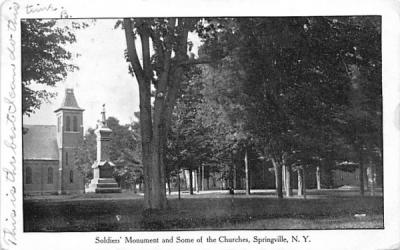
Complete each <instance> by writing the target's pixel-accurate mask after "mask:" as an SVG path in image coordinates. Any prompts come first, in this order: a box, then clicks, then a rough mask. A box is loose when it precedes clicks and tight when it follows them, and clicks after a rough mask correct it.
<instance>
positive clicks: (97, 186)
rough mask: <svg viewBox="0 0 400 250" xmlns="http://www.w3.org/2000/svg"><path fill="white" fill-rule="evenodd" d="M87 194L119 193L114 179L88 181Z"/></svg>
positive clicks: (119, 190) (119, 189)
mask: <svg viewBox="0 0 400 250" xmlns="http://www.w3.org/2000/svg"><path fill="white" fill-rule="evenodd" d="M86 192H87V193H121V188H119V186H118V183H117V182H116V181H115V179H114V178H94V179H92V180H91V181H90V184H89V188H87V189H86Z"/></svg>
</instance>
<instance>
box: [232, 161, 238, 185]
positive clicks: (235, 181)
mask: <svg viewBox="0 0 400 250" xmlns="http://www.w3.org/2000/svg"><path fill="white" fill-rule="evenodd" d="M233 189H234V190H236V189H237V173H236V164H235V163H234V162H233Z"/></svg>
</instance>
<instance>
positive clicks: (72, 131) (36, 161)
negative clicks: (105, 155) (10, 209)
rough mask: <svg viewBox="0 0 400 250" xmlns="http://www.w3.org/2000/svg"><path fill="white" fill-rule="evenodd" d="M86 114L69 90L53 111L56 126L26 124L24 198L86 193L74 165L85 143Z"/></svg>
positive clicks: (81, 178)
mask: <svg viewBox="0 0 400 250" xmlns="http://www.w3.org/2000/svg"><path fill="white" fill-rule="evenodd" d="M83 111H84V109H82V108H80V107H79V106H78V103H77V101H76V98H75V95H74V91H73V89H69V88H68V89H66V90H65V97H64V99H63V101H62V103H61V106H60V107H59V108H58V109H56V110H55V111H54V112H55V118H56V119H57V125H23V129H24V135H23V158H24V161H23V169H24V172H23V173H24V178H23V181H24V186H23V190H24V195H42V194H70V193H83V192H84V189H85V186H84V177H83V176H82V174H81V173H80V171H79V170H78V169H77V167H76V166H75V165H74V158H75V156H74V154H75V152H76V150H77V149H78V146H79V144H80V142H81V141H82V140H83V125H82V119H83Z"/></svg>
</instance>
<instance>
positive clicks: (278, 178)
mask: <svg viewBox="0 0 400 250" xmlns="http://www.w3.org/2000/svg"><path fill="white" fill-rule="evenodd" d="M272 164H273V165H274V170H275V188H276V194H277V196H278V198H283V192H282V166H281V165H280V164H279V163H278V162H276V161H275V159H272Z"/></svg>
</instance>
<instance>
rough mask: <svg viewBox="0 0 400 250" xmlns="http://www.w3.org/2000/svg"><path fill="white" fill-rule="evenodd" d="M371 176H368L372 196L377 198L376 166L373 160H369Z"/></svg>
mask: <svg viewBox="0 0 400 250" xmlns="http://www.w3.org/2000/svg"><path fill="white" fill-rule="evenodd" d="M368 169H369V175H368V179H367V180H368V182H369V188H370V194H371V196H375V187H376V168H375V164H373V162H372V160H371V159H370V160H369V167H368Z"/></svg>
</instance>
